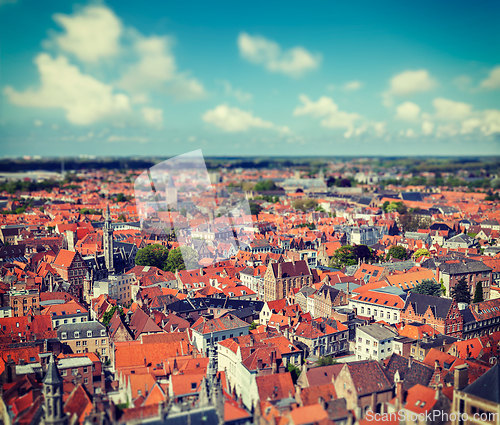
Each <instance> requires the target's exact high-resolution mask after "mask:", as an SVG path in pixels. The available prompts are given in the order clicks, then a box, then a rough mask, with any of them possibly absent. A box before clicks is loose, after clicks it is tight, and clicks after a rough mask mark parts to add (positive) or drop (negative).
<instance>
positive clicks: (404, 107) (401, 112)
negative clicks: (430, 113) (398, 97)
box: [396, 102, 420, 122]
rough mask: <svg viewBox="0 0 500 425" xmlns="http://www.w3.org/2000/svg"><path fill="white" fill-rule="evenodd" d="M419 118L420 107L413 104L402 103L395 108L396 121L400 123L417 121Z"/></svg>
mask: <svg viewBox="0 0 500 425" xmlns="http://www.w3.org/2000/svg"><path fill="white" fill-rule="evenodd" d="M419 116H420V106H418V105H417V104H416V103H413V102H403V103H402V104H401V105H399V106H398V107H397V108H396V119H398V120H402V121H410V122H412V121H417V120H418V119H419Z"/></svg>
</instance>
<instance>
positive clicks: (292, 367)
mask: <svg viewBox="0 0 500 425" xmlns="http://www.w3.org/2000/svg"><path fill="white" fill-rule="evenodd" d="M287 368H288V372H290V375H292V381H293V384H294V385H295V384H296V383H297V379H299V376H300V369H299V368H298V367H297V366H295V365H293V364H292V363H288V367H287Z"/></svg>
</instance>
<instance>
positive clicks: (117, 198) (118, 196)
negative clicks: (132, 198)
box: [116, 193, 127, 202]
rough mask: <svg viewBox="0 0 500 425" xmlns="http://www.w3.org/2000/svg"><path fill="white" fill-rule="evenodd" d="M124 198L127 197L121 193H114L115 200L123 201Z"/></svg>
mask: <svg viewBox="0 0 500 425" xmlns="http://www.w3.org/2000/svg"><path fill="white" fill-rule="evenodd" d="M126 200H127V198H126V197H125V195H124V194H123V193H119V194H118V195H116V202H125V201H126Z"/></svg>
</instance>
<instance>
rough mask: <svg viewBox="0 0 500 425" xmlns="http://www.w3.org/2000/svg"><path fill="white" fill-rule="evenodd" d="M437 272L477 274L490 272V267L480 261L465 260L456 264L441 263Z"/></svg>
mask: <svg viewBox="0 0 500 425" xmlns="http://www.w3.org/2000/svg"><path fill="white" fill-rule="evenodd" d="M439 270H440V272H442V273H446V274H468V273H477V272H491V270H492V269H491V267H488V266H487V265H486V264H484V263H483V262H482V261H477V260H472V259H470V258H465V259H463V260H462V261H460V262H458V263H441V264H439Z"/></svg>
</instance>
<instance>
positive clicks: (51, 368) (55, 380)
mask: <svg viewBox="0 0 500 425" xmlns="http://www.w3.org/2000/svg"><path fill="white" fill-rule="evenodd" d="M42 382H43V383H44V384H47V385H61V384H62V378H61V375H60V374H59V371H58V370H57V366H56V362H55V361H54V355H52V356H50V360H49V365H48V366H47V373H46V374H45V377H44V378H43V381H42Z"/></svg>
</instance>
